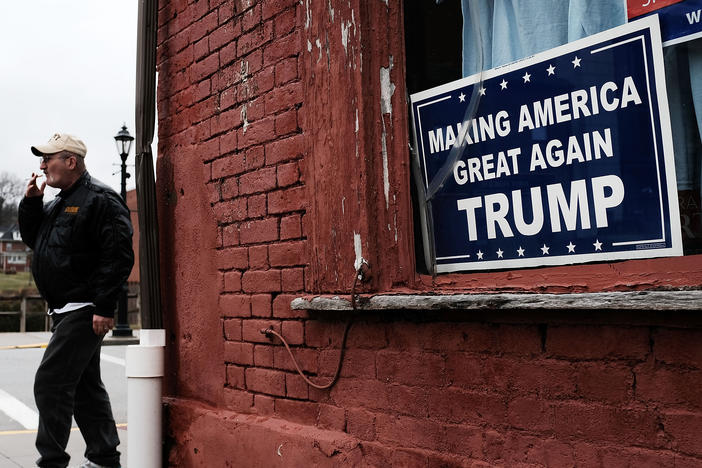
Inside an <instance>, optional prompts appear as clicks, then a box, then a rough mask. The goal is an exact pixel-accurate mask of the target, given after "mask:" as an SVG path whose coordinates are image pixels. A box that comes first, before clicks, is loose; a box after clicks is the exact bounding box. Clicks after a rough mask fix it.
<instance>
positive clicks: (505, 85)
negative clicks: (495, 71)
mask: <svg viewBox="0 0 702 468" xmlns="http://www.w3.org/2000/svg"><path fill="white" fill-rule="evenodd" d="M500 88H502V89H507V82H506V81H505V79H504V78H502V83H500Z"/></svg>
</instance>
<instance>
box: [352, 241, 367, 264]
mask: <svg viewBox="0 0 702 468" xmlns="http://www.w3.org/2000/svg"><path fill="white" fill-rule="evenodd" d="M353 250H354V252H355V253H356V260H354V262H353V269H354V271H358V269H359V268H361V265H363V262H365V261H366V259H365V258H363V243H362V242H361V235H360V234H358V233H357V232H355V231H354V233H353Z"/></svg>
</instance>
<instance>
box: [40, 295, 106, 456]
mask: <svg viewBox="0 0 702 468" xmlns="http://www.w3.org/2000/svg"><path fill="white" fill-rule="evenodd" d="M93 310H94V309H93V307H85V308H83V309H78V310H75V311H73V312H68V313H65V314H54V315H53V316H52V318H53V326H52V328H51V331H52V332H53V335H52V336H51V340H49V345H48V346H47V348H46V351H44V357H43V358H42V360H41V364H40V365H39V369H37V374H36V378H35V380H34V398H35V400H36V403H37V408H39V432H38V433H37V442H36V446H37V450H38V451H39V454H40V455H41V457H40V458H39V460H37V465H39V466H41V467H52V468H53V467H60V468H64V467H66V466H67V465H68V461H69V459H70V456H69V455H68V453H66V444H68V437H69V434H70V430H71V416H75V419H76V422H77V423H78V427H79V428H80V432H81V433H82V434H83V438H84V439H85V444H86V449H85V456H86V458H87V459H88V460H90V461H92V462H94V463H97V464H99V465H105V466H119V452H118V451H117V445H119V437H118V436H117V427H116V426H115V420H114V418H113V417H112V408H111V407H110V398H109V396H108V395H107V391H106V390H105V386H104V385H103V383H102V379H101V378H100V345H101V344H102V337H101V336H97V335H96V334H95V333H94V332H93Z"/></svg>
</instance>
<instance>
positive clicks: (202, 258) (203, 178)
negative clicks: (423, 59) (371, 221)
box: [158, 0, 702, 467]
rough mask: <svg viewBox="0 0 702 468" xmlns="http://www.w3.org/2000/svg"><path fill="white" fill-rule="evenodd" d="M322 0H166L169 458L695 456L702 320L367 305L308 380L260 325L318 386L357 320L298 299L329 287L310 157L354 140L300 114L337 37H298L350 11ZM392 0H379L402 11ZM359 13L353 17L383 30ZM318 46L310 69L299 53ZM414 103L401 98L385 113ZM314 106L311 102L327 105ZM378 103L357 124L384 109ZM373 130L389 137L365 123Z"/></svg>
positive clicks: (197, 462)
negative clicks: (336, 141) (315, 227)
mask: <svg viewBox="0 0 702 468" xmlns="http://www.w3.org/2000/svg"><path fill="white" fill-rule="evenodd" d="M311 3H314V5H312V7H314V6H315V5H317V2H314V1H313V0H303V1H298V0H263V1H254V0H248V1H246V0H236V1H217V0H197V1H194V0H190V1H187V0H180V1H166V0H162V1H161V5H160V11H159V15H160V16H159V65H158V67H159V90H158V106H159V161H158V176H159V178H158V181H159V182H158V184H159V190H160V192H159V193H160V200H159V208H160V218H161V219H160V221H161V227H162V234H161V236H162V238H161V241H162V246H163V251H162V267H163V276H164V279H163V283H164V295H165V297H164V309H165V310H166V318H165V324H166V328H167V329H168V332H169V342H168V349H167V352H168V359H167V362H168V364H167V365H168V376H167V381H166V397H165V403H166V424H167V449H168V461H169V466H174V467H176V466H177V467H190V466H208V467H209V466H262V467H263V466H266V467H268V466H390V465H392V466H411V467H414V466H417V467H420V466H421V467H434V466H437V467H438V466H574V465H577V466H636V467H639V466H690V467H692V466H702V442H701V440H702V439H700V437H699V433H700V432H701V431H702V392H700V391H699V389H698V387H699V382H700V381H701V378H702V370H701V368H702V329H701V328H700V320H699V319H698V318H695V317H692V316H689V315H686V314H682V313H679V314H678V313H666V314H660V313H658V314H656V313H626V312H611V313H607V314H605V313H600V312H597V311H593V312H592V313H583V312H579V313H574V312H572V311H552V312H543V311H532V312H528V313H527V312H522V313H519V314H517V313H509V312H498V311H481V312H480V313H476V312H462V313H459V312H453V313H448V312H447V313H436V312H428V311H427V312H414V313H402V312H395V313H383V314H380V313H364V314H363V315H361V316H359V317H357V318H356V319H355V320H354V323H353V325H352V328H351V330H350V333H349V336H348V340H347V343H346V345H347V346H346V349H347V351H346V355H345V358H344V365H343V369H342V373H341V378H340V380H339V382H338V383H337V385H335V386H334V387H333V388H332V389H331V390H316V389H314V388H311V387H310V386H308V385H307V384H306V383H305V382H304V381H303V380H302V379H301V378H300V377H299V375H298V374H297V373H296V372H295V370H294V365H293V363H292V361H291V359H290V358H289V356H288V353H287V351H286V349H285V347H283V346H282V345H281V343H280V342H279V341H278V340H276V339H273V340H271V339H268V338H267V337H265V336H264V335H262V334H261V333H260V330H261V329H264V328H267V327H272V328H273V329H274V330H276V331H278V332H279V333H282V334H283V335H284V336H285V338H286V339H287V341H288V342H289V344H290V346H291V348H292V350H293V353H294V354H295V356H296V358H297V360H298V362H299V364H300V366H301V367H302V369H303V370H304V371H305V372H307V373H308V374H310V375H312V378H313V379H314V380H315V381H317V382H321V383H324V382H326V381H328V380H329V378H330V377H331V375H332V374H333V373H334V370H335V368H336V363H337V359H338V354H339V351H338V350H339V347H340V344H341V343H340V342H341V337H342V333H343V329H344V326H345V323H346V321H347V320H348V318H349V316H348V315H347V314H343V313H339V312H336V313H332V312H329V313H322V312H306V311H295V310H291V309H290V301H291V300H292V299H293V298H295V297H297V296H299V295H303V294H307V293H309V292H310V291H311V288H310V284H315V285H317V284H318V283H317V282H315V281H311V279H310V275H311V271H310V265H311V264H312V263H314V262H315V260H317V259H318V257H316V255H317V253H316V252H317V251H316V250H314V249H313V248H312V246H311V242H312V240H311V228H310V225H311V224H312V223H314V222H317V221H318V220H315V219H310V217H311V216H313V215H314V214H315V213H320V212H321V211H320V210H319V209H317V208H315V207H314V206H313V203H312V200H313V199H314V200H316V203H319V200H320V198H319V197H318V196H317V195H316V193H317V192H316V187H317V186H316V185H315V184H312V183H310V182H309V180H310V176H311V174H309V171H310V168H313V169H314V170H315V171H316V172H315V174H316V175H317V176H319V173H320V172H323V171H324V168H320V166H319V165H320V164H323V163H325V162H329V161H331V159H332V158H343V157H348V155H352V154H353V152H349V153H348V154H342V153H334V154H331V155H330V154H329V151H328V149H327V148H325V146H324V145H320V144H316V145H311V144H310V143H309V141H310V139H312V138H315V137H317V138H318V137H319V135H320V134H321V133H320V132H319V131H318V130H319V129H317V128H315V127H313V124H312V122H314V119H311V118H310V115H309V114H307V115H306V114H305V112H309V109H310V108H311V107H312V106H311V105H310V102H311V99H312V98H313V97H314V98H315V99H316V98H319V96H312V94H311V93H318V92H321V91H323V89H322V88H319V89H317V88H314V86H312V87H310V83H314V80H315V79H317V78H318V79H320V80H321V79H323V78H322V77H321V76H317V75H315V73H321V71H323V70H324V68H327V69H328V72H329V73H332V68H333V66H336V65H338V63H336V62H335V61H334V58H333V56H332V58H331V59H330V62H328V63H329V66H328V67H326V66H325V65H326V64H325V63H324V60H323V59H324V54H325V53H328V52H329V50H332V51H333V50H334V49H333V48H331V49H330V48H327V49H325V48H324V46H323V45H319V46H318V45H317V44H313V43H309V45H308V43H307V41H306V40H305V36H304V31H305V30H306V29H305V27H306V24H307V23H309V22H310V21H318V20H320V19H321V18H325V19H326V21H328V22H329V24H330V25H332V26H330V27H329V30H330V31H337V30H340V31H338V33H339V35H341V31H343V26H342V27H341V28H339V27H338V26H336V25H335V23H333V22H334V15H335V14H336V18H337V21H340V20H339V18H340V16H341V14H342V13H341V12H342V11H343V8H342V7H343V6H344V5H345V4H346V2H345V1H343V2H342V1H340V0H333V1H326V0H325V1H324V2H320V3H319V5H322V4H323V5H322V6H319V5H317V6H316V8H317V9H316V10H314V9H311V8H312V7H311V6H310V4H311ZM327 5H328V6H327ZM354 5H356V6H359V5H360V7H361V8H367V9H370V10H373V9H375V8H379V7H380V8H385V5H384V2H382V1H372V0H368V1H364V2H360V3H359V2H354ZM399 5H400V3H399V2H393V1H392V0H391V1H390V2H389V4H388V9H389V11H390V12H391V14H390V15H389V16H390V17H392V16H393V15H397V14H398V11H399V10H400V8H399ZM335 8H336V9H335ZM370 10H369V11H370ZM320 11H321V12H324V15H325V16H324V17H323V16H322V13H320ZM373 11H375V10H373ZM357 15H358V16H355V17H353V18H354V20H355V21H356V20H357V21H358V28H359V29H361V28H362V24H365V25H366V26H365V27H366V28H368V30H370V29H373V28H372V27H371V26H369V25H371V24H372V19H368V18H363V17H361V15H360V13H357ZM400 16H401V15H400ZM310 18H311V19H310ZM349 21H350V20H349ZM400 23H401V21H400ZM342 24H347V23H342ZM348 24H349V26H346V27H347V28H350V27H351V26H350V25H351V23H348ZM354 26H355V25H354ZM361 30H362V31H366V29H361ZM383 33H384V32H383ZM335 34H336V33H335ZM347 34H348V29H347ZM359 35H360V33H359ZM388 35H392V34H388ZM328 40H331V41H332V42H333V40H334V39H333V38H332V39H329V38H328ZM340 40H341V39H340V38H337V39H336V41H337V42H339V41H340ZM399 41H400V42H401V38H400V40H399ZM320 44H322V43H321V42H320ZM346 45H347V44H344V47H346ZM379 47H380V46H379ZM359 49H360V47H359ZM325 50H326V52H325ZM311 53H314V54H315V57H316V54H317V53H319V57H320V61H318V63H320V64H321V65H319V67H320V68H314V69H312V68H305V69H303V67H308V65H306V63H307V61H308V59H307V58H308V57H309V56H310V55H309V54H311ZM363 54H364V55H366V57H368V56H371V57H373V54H374V49H373V48H366V49H364V50H363ZM401 59H402V57H401V55H400V56H397V55H396V56H395V61H394V64H395V65H394V67H395V68H394V71H393V72H392V73H393V76H395V77H396V81H397V80H400V81H401V79H402V73H403V68H402V65H401V62H402V60H401ZM359 60H360V58H359ZM366 60H369V61H370V62H373V61H374V60H377V58H374V59H369V58H366ZM398 63H400V64H399V65H398ZM381 66H382V65H381ZM389 68H392V67H389ZM358 73H359V74H360V73H361V72H360V71H359V72H358ZM369 73H370V72H369ZM373 73H375V72H373ZM373 76H374V77H376V75H375V74H374V75H373ZM397 77H399V78H397ZM327 79H328V77H327ZM331 81H333V80H331ZM398 83H399V82H398ZM398 86H401V85H399V84H398ZM363 92H364V93H368V94H370V95H373V94H381V93H380V92H379V91H378V90H377V89H371V88H369V89H365V90H363ZM334 97H335V96H331V97H330V99H329V100H330V101H333V100H334ZM336 97H338V96H336ZM403 99H404V96H403V95H402V92H398V93H397V95H395V96H394V97H393V100H394V101H393V102H395V105H396V106H398V107H395V114H394V117H393V118H395V119H401V118H402V117H401V116H402V112H403V111H402V110H401V109H402V107H403V106H404V104H403ZM316 102H317V104H316V105H315V107H314V109H315V112H317V111H319V110H320V109H323V107H324V106H322V105H320V104H319V101H316ZM329 105H331V106H333V105H334V103H333V102H330V104H329ZM360 107H361V113H362V114H363V112H364V109H363V107H362V106H360ZM369 112H370V111H369ZM398 114H399V115H400V117H398ZM361 117H362V119H363V115H362V116H361ZM405 118H406V112H405ZM384 119H386V120H387V117H386V116H385V115H384V113H381V115H380V120H374V119H367V120H371V121H372V122H371V123H372V124H373V125H376V126H378V125H381V124H382V126H383V128H385V126H387V128H390V127H391V126H392V125H394V124H393V123H392V121H390V120H387V122H386V120H384ZM404 122H405V123H406V120H405V121H404ZM371 123H369V124H367V125H371ZM322 124H323V125H325V126H329V125H334V122H329V121H326V122H323V123H322ZM322 124H320V125H322ZM363 125H366V124H363V123H362V125H361V126H363ZM350 128H351V131H352V132H353V126H351V127H350ZM327 131H328V132H330V134H333V129H331V130H330V128H325V130H324V132H327ZM356 131H358V125H356ZM322 133H323V132H322ZM324 134H326V133H324ZM364 138H366V140H364V142H363V144H364V145H365V146H366V147H369V148H376V149H377V148H379V146H378V140H377V138H378V135H376V134H375V132H373V131H368V132H367V133H366V136H365V137H364ZM318 143H319V142H318ZM342 143H344V142H342ZM332 144H333V142H331V141H329V145H332ZM395 144H396V145H399V147H402V146H405V147H406V144H405V143H404V142H399V143H397V142H396V143H395ZM374 145H375V146H374ZM389 146H390V145H389ZM310 148H314V151H311V150H310ZM356 148H358V146H357V147H356ZM391 149H392V146H391ZM357 151H358V149H357ZM363 151H364V150H362V151H361V153H362V154H365V156H364V159H365V160H367V159H368V158H372V154H373V151H374V150H366V151H368V153H367V154H366V153H364V152H363ZM391 155H393V153H391ZM395 156H396V157H398V158H404V157H406V154H404V153H401V154H399V155H395ZM397 164H398V165H403V164H404V163H402V162H399V163H397ZM404 166H406V164H404ZM368 167H370V166H368ZM391 170H392V167H391ZM405 170H406V168H405ZM364 174H365V175H364V177H365V176H366V175H368V174H370V175H372V171H371V170H370V169H369V171H368V173H364ZM391 176H392V174H391ZM349 178H351V174H341V175H340V177H339V180H340V181H341V182H339V183H340V184H341V183H344V182H345V181H346V180H347V179H349ZM364 180H366V182H367V183H369V184H370V183H372V180H373V179H372V177H370V176H368V178H367V179H364ZM392 180H395V179H392ZM398 180H401V177H398ZM381 185H382V180H381ZM393 185H396V184H393ZM339 190H344V189H343V188H342V187H339ZM397 190H399V191H407V190H408V188H407V186H404V187H402V186H400V187H399V189H397ZM379 193H380V195H379V196H378V199H379V200H380V203H379V204H380V205H381V206H382V205H385V206H388V204H387V203H385V202H383V197H382V188H381V189H380V190H379ZM313 195H314V196H313ZM360 197H361V198H362V197H363V195H361V196H360ZM372 198H373V197H370V196H369V197H368V199H372ZM363 201H364V203H365V202H366V201H367V200H365V199H364V200H363ZM349 203H350V201H349ZM367 204H370V203H367ZM322 211H323V210H322ZM352 221H353V220H351V222H352ZM345 222H346V221H345ZM395 227H396V228H397V226H395ZM400 231H402V226H400ZM390 232H392V230H390ZM410 232H411V229H410ZM338 234H339V236H340V237H342V236H347V237H348V238H351V236H352V234H353V233H352V232H346V231H344V230H341V232H339V233H338ZM395 238H397V235H395ZM398 251H400V252H402V249H401V248H398ZM342 260H343V261H345V259H342ZM341 263H343V262H341V261H340V264H341ZM388 263H391V262H388ZM409 263H410V264H411V262H409ZM329 266H330V268H335V265H332V264H331V263H330V264H329ZM321 267H324V264H322V265H321ZM317 268H320V265H317ZM335 272H336V270H332V271H331V272H323V273H320V275H321V276H326V277H332V276H333V275H334V273H335ZM351 273H353V270H352V271H351ZM339 274H340V275H342V276H344V275H346V276H347V277H348V272H344V271H341V270H339ZM376 275H377V276H381V277H382V275H383V271H376ZM385 275H386V277H388V276H390V277H391V276H392V275H394V272H392V273H390V272H385ZM377 276H376V277H377ZM383 281H384V280H383V279H382V278H381V279H380V280H378V284H381V285H382V283H383ZM393 281H394V280H393ZM315 288H316V286H315ZM334 288H336V286H334ZM349 288H350V285H349ZM333 290H334V289H333V288H330V290H323V291H322V292H333ZM347 292H348V290H347Z"/></svg>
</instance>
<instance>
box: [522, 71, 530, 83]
mask: <svg viewBox="0 0 702 468" xmlns="http://www.w3.org/2000/svg"><path fill="white" fill-rule="evenodd" d="M522 78H523V79H524V82H525V83H526V82H527V81H529V82H531V80H530V78H531V75H530V74H529V72H524V76H523V77H522Z"/></svg>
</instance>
